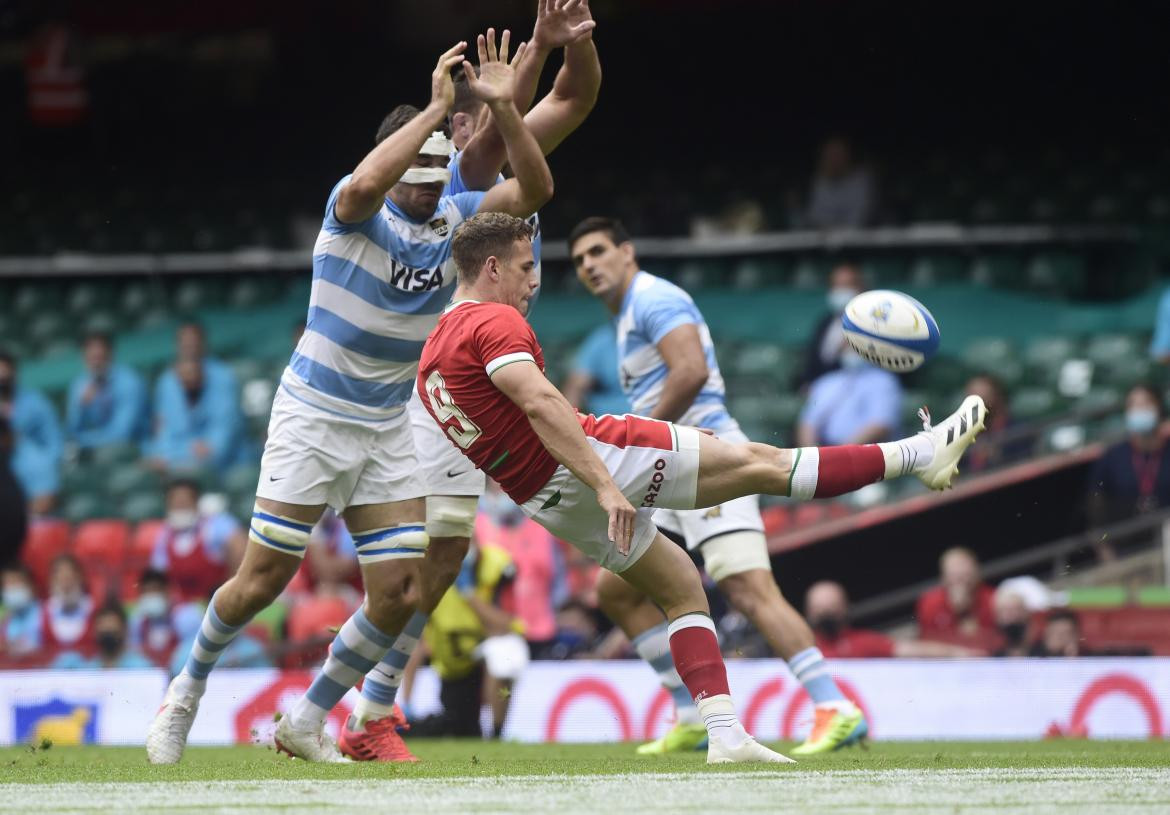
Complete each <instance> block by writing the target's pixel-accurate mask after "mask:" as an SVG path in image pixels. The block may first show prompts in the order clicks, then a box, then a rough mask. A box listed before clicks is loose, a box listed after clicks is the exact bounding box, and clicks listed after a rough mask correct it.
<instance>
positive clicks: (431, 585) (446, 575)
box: [420, 538, 471, 613]
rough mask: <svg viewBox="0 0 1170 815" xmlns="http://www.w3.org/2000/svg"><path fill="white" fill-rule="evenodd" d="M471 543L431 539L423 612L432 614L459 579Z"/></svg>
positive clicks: (424, 580) (467, 540)
mask: <svg viewBox="0 0 1170 815" xmlns="http://www.w3.org/2000/svg"><path fill="white" fill-rule="evenodd" d="M470 546H471V541H470V540H469V539H467V538H431V541H430V543H429V544H428V546H427V559H426V561H425V562H424V564H423V571H422V579H421V583H422V586H421V589H420V590H421V594H422V596H421V598H420V603H421V610H422V611H425V612H428V613H429V612H431V611H433V610H434V608H435V606H436V605H438V603H439V600H440V599H442V597H443V594H444V593H446V591H447V589H449V588H450V587H451V586H452V585H453V584H454V583H455V579H456V578H457V577H459V570H460V569H461V568H462V567H463V559H464V558H465V557H467V550H468V548H470Z"/></svg>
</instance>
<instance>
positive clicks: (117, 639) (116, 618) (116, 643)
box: [93, 597, 126, 659]
mask: <svg viewBox="0 0 1170 815" xmlns="http://www.w3.org/2000/svg"><path fill="white" fill-rule="evenodd" d="M93 641H94V644H95V645H97V649H98V652H99V653H100V655H101V656H103V657H106V658H107V659H112V658H114V657H116V656H118V655H119V654H121V653H122V651H123V649H125V647H126V611H125V610H124V609H123V608H122V604H121V603H119V602H118V601H117V599H116V598H113V597H111V598H110V599H109V601H108V602H107V603H106V604H105V605H103V606H102V607H101V608H100V609H98V612H97V614H95V615H94V618H93Z"/></svg>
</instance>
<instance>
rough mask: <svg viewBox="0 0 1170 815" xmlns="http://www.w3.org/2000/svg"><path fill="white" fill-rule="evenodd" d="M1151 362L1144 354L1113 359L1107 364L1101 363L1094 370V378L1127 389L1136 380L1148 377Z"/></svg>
mask: <svg viewBox="0 0 1170 815" xmlns="http://www.w3.org/2000/svg"><path fill="white" fill-rule="evenodd" d="M1152 369H1153V364H1152V363H1151V362H1150V359H1149V358H1148V357H1145V356H1132V357H1123V358H1121V359H1115V360H1113V361H1112V362H1110V363H1108V364H1102V365H1100V366H1098V367H1097V368H1096V370H1095V371H1094V379H1095V380H1097V381H1100V382H1102V383H1105V384H1107V385H1113V386H1115V387H1118V388H1123V389H1127V388H1129V387H1131V386H1132V385H1135V384H1137V383H1138V382H1142V381H1145V380H1147V379H1149V378H1150V374H1151V371H1152Z"/></svg>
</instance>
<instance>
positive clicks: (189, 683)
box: [174, 671, 207, 699]
mask: <svg viewBox="0 0 1170 815" xmlns="http://www.w3.org/2000/svg"><path fill="white" fill-rule="evenodd" d="M174 687H175V693H176V694H178V695H179V696H194V697H195V698H196V699H200V698H202V696H203V693H204V691H206V690H207V680H206V679H196V678H195V677H193V676H191V674H189V673H187V672H186V671H182V672H180V673H179V675H178V676H176V677H175V685H174Z"/></svg>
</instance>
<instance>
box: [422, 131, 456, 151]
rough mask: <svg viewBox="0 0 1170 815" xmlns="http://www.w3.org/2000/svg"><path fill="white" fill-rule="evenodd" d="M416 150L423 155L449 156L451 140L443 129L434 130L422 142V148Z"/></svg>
mask: <svg viewBox="0 0 1170 815" xmlns="http://www.w3.org/2000/svg"><path fill="white" fill-rule="evenodd" d="M418 152H419V153H420V154H421V155H424V156H449V155H451V152H452V150H451V140H450V139H448V138H447V136H446V134H444V133H443V131H441V130H436V131H435V132H434V133H432V134H431V135H430V138H428V139H427V140H426V141H425V142H423V146H422V149H421V150H419V151H418Z"/></svg>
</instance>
